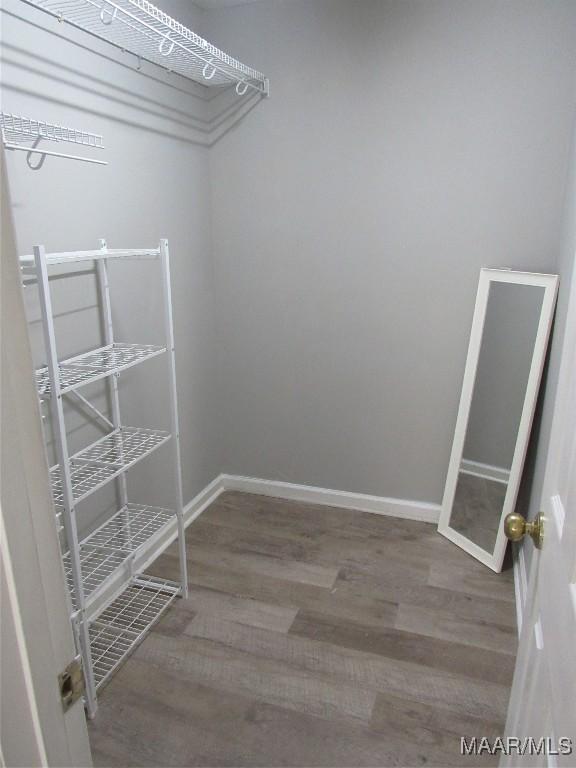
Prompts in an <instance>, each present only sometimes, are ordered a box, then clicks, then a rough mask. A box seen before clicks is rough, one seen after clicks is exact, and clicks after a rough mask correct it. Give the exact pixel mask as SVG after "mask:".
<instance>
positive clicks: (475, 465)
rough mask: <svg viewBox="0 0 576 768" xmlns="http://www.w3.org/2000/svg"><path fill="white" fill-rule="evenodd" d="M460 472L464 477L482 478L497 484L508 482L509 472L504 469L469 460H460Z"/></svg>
mask: <svg viewBox="0 0 576 768" xmlns="http://www.w3.org/2000/svg"><path fill="white" fill-rule="evenodd" d="M460 471H461V472H464V473H465V474H466V475H475V476H476V477H484V478H485V479H486V480H495V481H496V482H497V483H507V482H508V481H509V480H510V470H509V469H505V468H504V467H495V466H493V465H492V464H482V463H481V462H479V461H472V460H471V459H462V461H461V462H460Z"/></svg>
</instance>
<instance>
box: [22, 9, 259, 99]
mask: <svg viewBox="0 0 576 768" xmlns="http://www.w3.org/2000/svg"><path fill="white" fill-rule="evenodd" d="M23 2H25V3H27V4H28V5H32V6H35V7H36V8H40V9H41V10H43V11H46V12H47V13H49V14H51V15H52V16H54V17H56V18H57V19H59V20H60V21H62V22H67V23H69V24H71V25H73V26H74V27H77V28H79V29H82V30H84V31H85V32H88V33H90V34H91V35H94V36H95V37H98V38H100V39H102V40H106V41H107V42H108V43H111V44H112V45H114V46H116V47H117V48H119V49H121V50H122V51H128V52H130V53H132V54H134V56H136V57H137V59H138V60H145V61H149V62H152V63H153V64H157V65H158V66H160V67H163V68H164V69H166V70H168V71H170V72H177V73H178V74H179V75H183V76H184V77H187V78H188V79H190V80H194V81H195V82H197V83H201V84H202V85H207V86H222V85H230V84H231V83H234V84H235V87H236V92H237V93H238V95H239V96H243V95H244V94H245V93H247V92H248V91H249V90H250V91H257V92H259V93H261V94H263V95H265V96H267V95H269V82H268V79H267V78H266V77H265V76H264V75H263V74H262V72H258V70H256V69H253V68H252V67H248V66H246V65H245V64H242V62H240V61H238V60H237V59H234V58H232V57H231V56H229V55H228V54H227V53H224V51H221V50H220V49H219V48H216V46H214V45H212V44H211V43H209V42H208V41H207V40H204V39H203V38H202V37H200V36H199V35H197V34H196V33H195V32H193V31H192V30H191V29H188V28H187V27H185V26H184V25H183V24H181V23H180V22H179V21H177V20H176V19H173V18H172V17H171V16H168V14H166V13H164V12H163V11H162V10H161V9H160V8H157V7H156V6H155V5H152V3H149V2H148V0H23Z"/></svg>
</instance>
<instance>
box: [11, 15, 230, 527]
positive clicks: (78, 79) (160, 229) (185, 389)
mask: <svg viewBox="0 0 576 768" xmlns="http://www.w3.org/2000/svg"><path fill="white" fill-rule="evenodd" d="M163 5H164V7H165V8H166V9H167V10H169V11H172V12H173V13H174V14H175V15H177V16H179V17H180V18H182V19H183V20H184V21H185V22H187V23H189V24H190V25H192V26H196V27H198V24H199V23H201V12H200V11H199V10H197V9H195V7H194V6H192V5H191V4H190V3H188V2H186V1H185V0H166V2H164V3H163ZM1 20H2V25H3V29H2V42H3V55H4V56H5V62H4V65H3V81H4V83H3V86H4V87H3V94H2V96H3V109H4V110H6V111H12V112H16V113H20V114H23V115H27V116H30V117H36V118H40V119H45V120H52V121H54V122H61V123H63V124H64V125H71V126H73V127H79V128H84V129H87V130H91V131H94V132H97V133H101V134H103V136H104V141H105V145H106V151H105V152H104V153H102V157H103V159H106V160H108V161H109V165H108V166H107V167H105V168H104V167H97V166H92V165H86V164H82V163H77V162H70V161H66V160H59V159H56V158H47V160H46V162H45V164H44V167H43V168H42V170H41V171H39V172H36V173H34V172H32V171H30V170H29V169H28V168H27V166H26V156H25V155H24V154H23V153H9V154H8V155H7V163H8V177H9V183H10V188H11V194H12V201H13V205H14V219H15V226H16V235H17V245H18V250H19V252H20V253H30V252H31V249H32V246H33V245H34V244H35V243H43V244H44V245H45V246H46V248H47V249H48V250H52V251H57V250H68V249H75V248H76V249H77V248H80V249H88V248H92V247H97V241H98V238H100V237H106V238H107V239H108V243H109V245H110V247H116V248H118V247H130V246H134V245H136V246H149V247H154V246H156V245H157V243H158V240H159V238H160V237H162V236H166V237H168V238H169V242H170V253H171V261H172V291H173V299H174V316H175V317H174V319H175V335H176V364H177V375H178V395H179V407H180V424H181V433H182V458H183V475H184V496H185V501H188V500H189V499H191V498H192V497H193V496H194V495H195V494H196V493H198V491H200V490H201V489H202V488H203V487H204V486H205V485H206V484H207V483H208V482H210V481H211V480H212V479H213V478H214V477H215V476H216V475H217V473H218V472H219V471H220V460H219V458H218V454H217V445H216V442H215V430H214V428H213V424H214V418H215V413H216V412H217V411H216V402H215V399H214V386H213V378H214V350H215V338H214V331H215V323H214V309H215V301H214V273H213V268H212V261H211V224H210V199H209V195H208V194H207V190H208V188H209V176H208V172H209V167H208V150H207V149H206V148H205V147H204V146H202V142H203V141H204V139H205V133H206V130H205V129H206V126H205V123H204V122H203V121H204V109H205V99H204V94H203V91H204V89H202V88H196V89H194V88H193V87H190V86H188V85H187V83H186V81H185V80H183V79H182V78H177V77H176V76H173V77H170V76H169V75H165V74H163V73H162V72H161V70H159V69H158V68H155V67H153V66H152V65H146V64H144V66H143V71H142V72H136V71H135V61H134V58H133V57H131V56H129V55H128V54H122V53H120V52H119V51H118V52H117V51H115V49H113V48H111V47H110V46H108V45H106V44H103V43H100V42H99V41H97V40H94V39H92V38H91V37H89V36H87V35H85V34H82V33H80V32H76V31H74V30H71V29H70V28H69V27H67V26H66V25H61V24H58V22H57V21H56V20H54V19H50V18H49V17H48V16H46V15H45V14H43V13H41V12H39V11H37V10H35V9H31V8H28V7H27V6H25V5H24V4H23V3H21V2H19V0H6V2H4V3H3V12H2V19H1ZM67 149H69V147H68V148H67ZM79 153H80V152H79ZM157 269H158V267H157V266H149V265H147V264H144V263H137V264H135V265H134V264H132V265H131V267H128V268H127V267H126V265H121V266H111V268H110V272H111V278H112V284H113V289H114V290H113V302H114V314H115V319H116V328H117V338H118V340H124V341H141V342H144V343H146V342H151V343H154V342H156V341H160V340H161V336H160V329H161V325H160V319H161V314H160V293H159V290H160V281H159V273H158V271H157ZM155 270H156V271H155ZM26 294H27V296H26V299H27V305H28V310H29V315H30V317H31V319H32V320H33V321H34V320H37V319H38V316H39V315H38V309H37V297H36V295H35V289H33V288H30V289H27V290H26ZM53 296H54V299H55V304H56V311H57V314H58V319H57V331H58V341H59V344H60V346H59V352H60V354H61V356H62V357H64V356H67V355H70V354H73V353H76V352H81V351H84V350H86V349H88V348H90V347H91V346H94V345H97V344H98V343H99V341H100V338H101V335H100V332H101V329H100V326H99V320H98V312H97V309H96V306H95V305H96V292H95V280H94V276H93V275H91V274H88V275H83V276H82V277H77V278H71V279H69V280H66V281H64V280H55V281H54V282H53ZM40 339H41V336H40V329H39V327H38V323H37V322H36V323H33V341H34V345H35V349H36V356H37V362H43V361H44V360H43V359H44V352H43V348H42V345H41V343H40ZM164 374H165V365H164V361H163V360H162V359H160V358H159V359H158V360H157V361H152V362H150V363H147V364H146V365H144V366H139V367H138V368H135V369H132V370H131V371H129V372H127V373H126V374H125V375H124V376H123V377H122V380H121V382H122V383H121V394H122V404H123V409H124V416H125V418H124V422H125V423H126V424H129V425H131V424H133V425H136V426H138V425H142V426H157V427H167V426H168V425H169V415H168V408H167V397H168V390H167V387H166V377H165V375H164ZM95 390H96V391H95V392H94V394H95V396H96V399H97V402H100V403H104V404H105V400H103V399H102V396H101V394H100V393H99V391H98V387H96V388H95ZM68 425H69V427H70V428H71V429H72V432H73V434H72V444H73V446H75V447H80V446H82V445H85V444H86V443H87V441H88V440H89V438H90V437H91V436H92V435H93V434H99V433H98V432H97V431H96V430H95V428H94V427H93V426H90V427H86V426H85V425H84V421H83V420H82V419H81V418H80V417H79V415H78V414H76V413H74V412H71V413H69V418H68ZM161 451H162V453H161V455H160V452H159V453H158V454H157V456H156V457H153V458H152V457H151V458H150V459H148V460H147V461H146V462H143V463H142V464H141V465H140V466H138V467H137V468H136V469H134V470H133V471H132V472H131V476H130V481H131V485H132V486H133V491H134V494H133V496H134V498H133V500H134V501H144V502H150V503H154V502H156V503H160V504H162V503H163V504H166V505H169V504H172V503H173V500H174V495H173V484H172V476H171V474H170V472H166V471H164V470H166V469H167V468H168V461H169V458H170V451H169V450H168V448H163V449H161ZM102 503H103V501H102V497H99V498H98V499H97V500H96V502H95V503H94V505H92V507H91V505H90V504H87V505H85V506H83V507H82V509H81V525H83V526H87V525H89V524H91V521H92V514H96V512H97V511H101V510H102Z"/></svg>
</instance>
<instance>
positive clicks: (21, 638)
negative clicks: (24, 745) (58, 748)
mask: <svg viewBox="0 0 576 768" xmlns="http://www.w3.org/2000/svg"><path fill="white" fill-rule="evenodd" d="M0 552H1V558H0V559H1V561H2V568H3V571H4V578H5V581H6V592H7V595H4V598H5V599H7V600H8V603H9V606H10V607H9V610H10V611H11V613H12V621H13V623H14V633H15V635H16V638H15V639H16V643H17V645H18V655H19V659H20V664H21V665H22V675H23V678H24V685H25V693H26V698H27V700H28V712H27V714H29V716H30V721H31V725H32V730H33V732H34V736H35V741H36V743H35V747H36V749H37V750H38V752H37V754H38V756H39V757H40V761H41V765H48V755H47V752H46V744H45V742H44V736H43V733H42V723H41V720H40V715H39V713H38V700H37V698H36V692H35V689H34V681H33V676H32V670H31V668H30V657H29V655H28V648H27V645H26V637H25V631H24V626H23V623H22V614H21V613H20V603H19V600H18V592H17V589H16V581H15V578H14V569H13V568H12V559H11V557H10V550H9V549H8V543H7V540H6V533H5V530H4V517H3V516H0ZM2 759H3V758H2Z"/></svg>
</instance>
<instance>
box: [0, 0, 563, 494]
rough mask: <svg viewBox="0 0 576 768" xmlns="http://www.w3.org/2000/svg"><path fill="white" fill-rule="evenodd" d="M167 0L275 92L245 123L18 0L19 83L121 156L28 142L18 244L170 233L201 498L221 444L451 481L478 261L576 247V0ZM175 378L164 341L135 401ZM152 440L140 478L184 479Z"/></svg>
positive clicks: (8, 12)
mask: <svg viewBox="0 0 576 768" xmlns="http://www.w3.org/2000/svg"><path fill="white" fill-rule="evenodd" d="M163 6H164V7H165V8H166V10H168V11H172V12H173V13H174V14H175V15H176V16H177V17H179V18H182V20H183V21H184V22H185V23H186V22H187V23H189V24H191V25H193V26H194V27H195V28H196V29H198V31H200V33H201V34H205V35H206V36H208V37H210V38H211V39H213V41H214V42H215V43H216V44H220V45H222V47H223V48H225V49H229V50H230V51H231V52H232V53H233V54H234V55H237V56H238V57H239V58H243V59H245V60H246V61H247V62H248V63H250V64H252V65H253V66H255V67H257V68H258V69H261V70H263V71H265V72H266V73H267V74H269V75H270V77H271V82H272V97H271V99H269V100H267V101H262V102H260V103H258V104H256V105H255V107H254V108H253V109H252V110H251V111H250V112H249V113H248V108H246V110H245V111H246V112H247V115H246V119H245V120H242V121H239V122H236V123H235V124H234V125H231V124H230V125H229V124H227V123H226V122H225V121H223V119H221V115H222V114H224V113H223V112H222V111H220V109H219V107H218V101H217V100H216V101H210V102H208V101H207V100H206V99H205V98H204V95H203V93H202V89H201V88H194V87H193V86H188V85H186V84H185V82H184V81H182V79H181V78H178V77H176V76H172V77H170V76H169V75H164V74H162V73H161V72H160V71H159V70H158V69H156V68H154V67H153V66H152V65H146V64H145V65H144V68H143V72H140V73H137V72H135V71H134V62H133V60H132V59H131V57H130V56H129V55H127V54H124V55H123V54H121V53H117V52H114V51H113V50H112V49H111V48H110V47H109V46H106V45H105V44H101V43H99V42H98V41H93V40H92V39H91V38H87V37H86V36H85V35H82V34H81V33H75V32H73V31H69V30H67V29H66V28H65V27H62V25H58V24H57V22H50V21H49V20H48V19H47V17H45V16H44V15H42V14H40V13H39V12H37V11H34V10H33V9H29V8H27V7H26V6H25V5H24V4H23V3H21V2H19V1H18V0H6V1H5V2H4V4H3V15H2V22H3V27H4V28H3V42H4V50H3V53H4V55H5V57H6V63H5V64H4V69H3V79H4V81H5V91H4V93H3V100H4V104H3V107H4V109H7V110H12V111H16V112H18V111H19V112H22V113H24V114H30V115H31V116H34V115H40V116H41V117H46V118H47V119H53V120H55V121H60V122H63V123H69V124H71V125H78V126H79V127H86V128H88V129H91V130H94V131H97V132H101V133H103V134H104V136H105V140H106V144H107V147H108V149H107V152H106V157H107V159H108V160H109V161H110V165H109V166H108V167H107V168H105V169H102V168H95V167H92V166H85V165H79V164H76V163H70V164H67V163H66V162H65V161H58V160H52V161H50V160H48V161H47V162H46V164H45V167H44V168H43V170H42V171H41V172H39V173H36V174H33V173H32V172H31V171H29V170H28V169H27V168H26V166H25V159H24V157H23V156H21V155H14V156H10V157H9V158H8V164H9V179H10V185H11V191H12V197H13V200H14V204H15V209H14V214H15V221H16V228H17V237H18V247H19V250H21V251H29V250H30V249H31V246H32V244H33V243H35V242H44V243H45V244H46V246H47V247H48V248H49V249H51V250H57V249H66V248H74V247H78V246H79V245H81V247H90V246H91V245H92V244H93V243H95V242H96V240H97V238H99V237H102V236H106V237H107V238H108V240H109V243H110V245H111V246H113V247H120V246H128V245H131V244H132V243H134V242H136V243H143V244H150V243H155V242H156V241H157V240H158V238H159V237H160V236H163V235H166V236H168V237H169V239H170V244H171V253H172V260H173V291H174V301H175V321H176V345H177V366H178V386H179V397H180V418H181V426H182V441H183V467H184V484H185V496H186V499H187V500H188V499H190V498H191V497H192V496H193V495H194V494H195V493H196V492H197V491H198V490H200V489H201V488H202V487H203V486H204V485H205V484H206V483H207V482H209V481H210V480H211V479H212V478H213V477H214V476H215V475H216V474H217V473H218V472H219V471H221V470H223V471H228V472H234V473H241V474H248V475H255V476H260V477H265V478H270V479H283V480H288V481H293V482H297V483H309V484H312V485H318V486H323V487H332V488H340V489H344V490H349V491H359V492H364V493H374V494H382V495H386V496H393V497H399V498H411V499H421V500H425V501H431V502H434V501H439V500H440V498H441V495H442V490H443V485H444V480H445V474H446V468H447V464H448V457H449V452H450V446H451V441H452V435H453V429H454V424H455V419H456V409H457V404H458V398H459V393H460V386H461V381H462V374H463V370H464V361H465V356H466V349H467V344H468V335H469V330H470V323H471V319H472V312H473V305H474V296H475V291H476V286H477V280H478V273H479V269H480V267H481V266H511V267H515V268H523V269H535V270H543V271H554V268H555V265H556V260H557V249H558V239H559V238H558V236H559V232H560V228H561V208H562V199H563V191H564V182H565V168H566V164H567V158H568V148H569V142H570V131H571V123H572V117H573V101H574V100H573V95H574V94H573V87H572V86H573V77H572V73H573V68H574V63H575V58H576V53H575V49H574V46H573V40H574V36H575V33H576V5H575V4H574V3H572V2H569V0H554V2H548V1H547V0H546V1H545V0H540V1H539V2H533V1H532V0H508V1H507V2H499V1H498V2H492V1H491V0H487V1H486V2H482V3H480V2H478V3H463V2H459V1H457V0H451V1H450V2H449V1H448V0H439V1H436V0H425V1H424V0H420V1H419V2H413V1H412V0H403V1H402V2H400V1H399V0H395V1H394V2H382V1H380V0H362V1H361V2H357V1H354V2H352V1H346V0H314V1H313V2H311V1H308V0H291V1H290V2H288V1H287V0H270V1H269V2H268V1H266V2H257V3H253V4H250V5H248V6H245V7H237V8H233V9H229V10H225V11H215V12H210V13H205V14H204V13H201V12H200V11H197V10H196V9H195V8H194V6H193V5H192V3H189V2H185V0H165V2H164V3H163ZM44 27H48V30H46V29H44ZM229 104H230V102H225V104H224V106H225V107H226V109H228V106H227V105H229ZM226 114H228V113H226ZM215 132H216V133H218V136H215V135H214V134H215ZM219 136H222V138H221V139H220V141H218V142H217V143H215V142H216V139H217V138H218V137H219ZM209 145H212V149H211V150H210V151H208V150H207V148H206V147H207V146H209ZM118 269H119V270H120V272H123V274H121V275H119V276H118V282H117V283H115V284H116V285H117V286H119V287H120V290H119V292H117V294H116V296H115V312H116V316H117V320H118V327H119V329H120V333H119V336H120V335H125V336H126V338H136V337H138V338H139V337H140V336H142V335H145V339H142V340H148V338H150V339H151V340H152V341H154V338H151V336H153V335H154V334H157V333H158V328H157V323H156V322H155V320H154V318H155V315H154V313H155V312H156V311H157V309H158V306H157V301H156V298H155V296H156V293H155V292H156V289H157V287H158V281H157V279H156V278H155V277H154V275H153V273H152V272H150V271H149V267H142V271H141V272H140V271H139V272H138V274H139V275H141V276H142V280H143V281H144V288H145V290H144V293H142V292H141V291H140V289H139V288H138V287H137V283H136V282H135V281H134V277H133V272H132V271H130V272H127V271H125V268H124V267H118ZM138 279H140V277H139V278H138ZM78 280H79V282H78V283H77V284H75V287H74V288H73V289H72V290H68V289H66V288H65V287H64V283H61V284H58V286H57V287H55V295H56V297H57V299H58V301H59V308H60V318H59V320H58V322H59V324H60V327H61V333H60V338H61V339H62V352H63V353H68V352H73V351H75V349H76V348H77V346H78V344H81V345H84V347H87V346H89V345H90V344H91V343H92V341H93V338H92V336H91V335H90V334H96V336H97V335H98V330H96V325H95V324H97V322H98V319H97V315H96V311H95V307H94V303H95V295H94V281H93V277H92V276H90V275H88V276H83V277H81V278H78ZM28 303H29V309H30V311H31V313H32V314H33V313H34V306H35V299H34V296H33V294H32V293H30V294H29V297H28ZM134 307H135V308H134ZM147 324H149V326H148V327H147ZM37 331H38V329H37V328H36V330H35V337H36V342H37V341H38V338H37V337H38V332H37ZM151 380H152V385H151V384H150V381H151ZM156 381H158V383H161V382H162V366H161V364H160V363H159V362H158V364H156V363H149V364H148V367H147V368H146V370H144V367H142V369H141V370H137V369H135V370H134V371H133V372H132V373H131V374H129V375H127V376H126V377H125V378H124V384H123V393H122V394H123V403H124V406H125V410H126V413H127V418H126V422H127V423H130V422H131V423H141V422H142V420H144V422H145V423H147V424H150V425H152V426H153V425H156V424H158V425H161V424H159V422H162V423H164V420H167V411H166V408H165V405H166V403H165V402H161V401H158V400H157V399H156V397H155V394H154V391H155V390H154V383H155V382H156ZM128 394H130V397H129V398H128V397H127V395H128ZM70 418H71V424H72V425H73V426H75V425H76V424H78V432H77V433H75V437H74V439H76V440H77V441H78V444H83V443H84V442H85V438H86V432H85V431H84V427H82V428H81V429H80V427H79V424H80V422H79V420H78V419H76V417H75V416H74V415H73V414H71V417H70ZM544 424H545V420H544ZM154 461H155V459H150V460H149V462H150V463H147V464H146V465H142V466H141V467H140V468H139V469H138V470H135V471H134V473H133V478H134V480H135V483H136V487H137V489H138V493H139V494H140V495H141V497H142V498H143V499H145V500H148V499H150V500H156V499H157V500H158V501H159V502H160V503H162V502H164V501H165V499H166V497H167V496H168V495H169V494H170V492H171V489H170V488H167V487H165V486H163V485H162V484H161V483H158V482H157V476H156V475H154V473H153V472H152V471H151V470H152V467H153V466H154V468H155V467H156V465H155V464H154V465H153V464H152V462H154ZM536 485H537V483H536Z"/></svg>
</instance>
